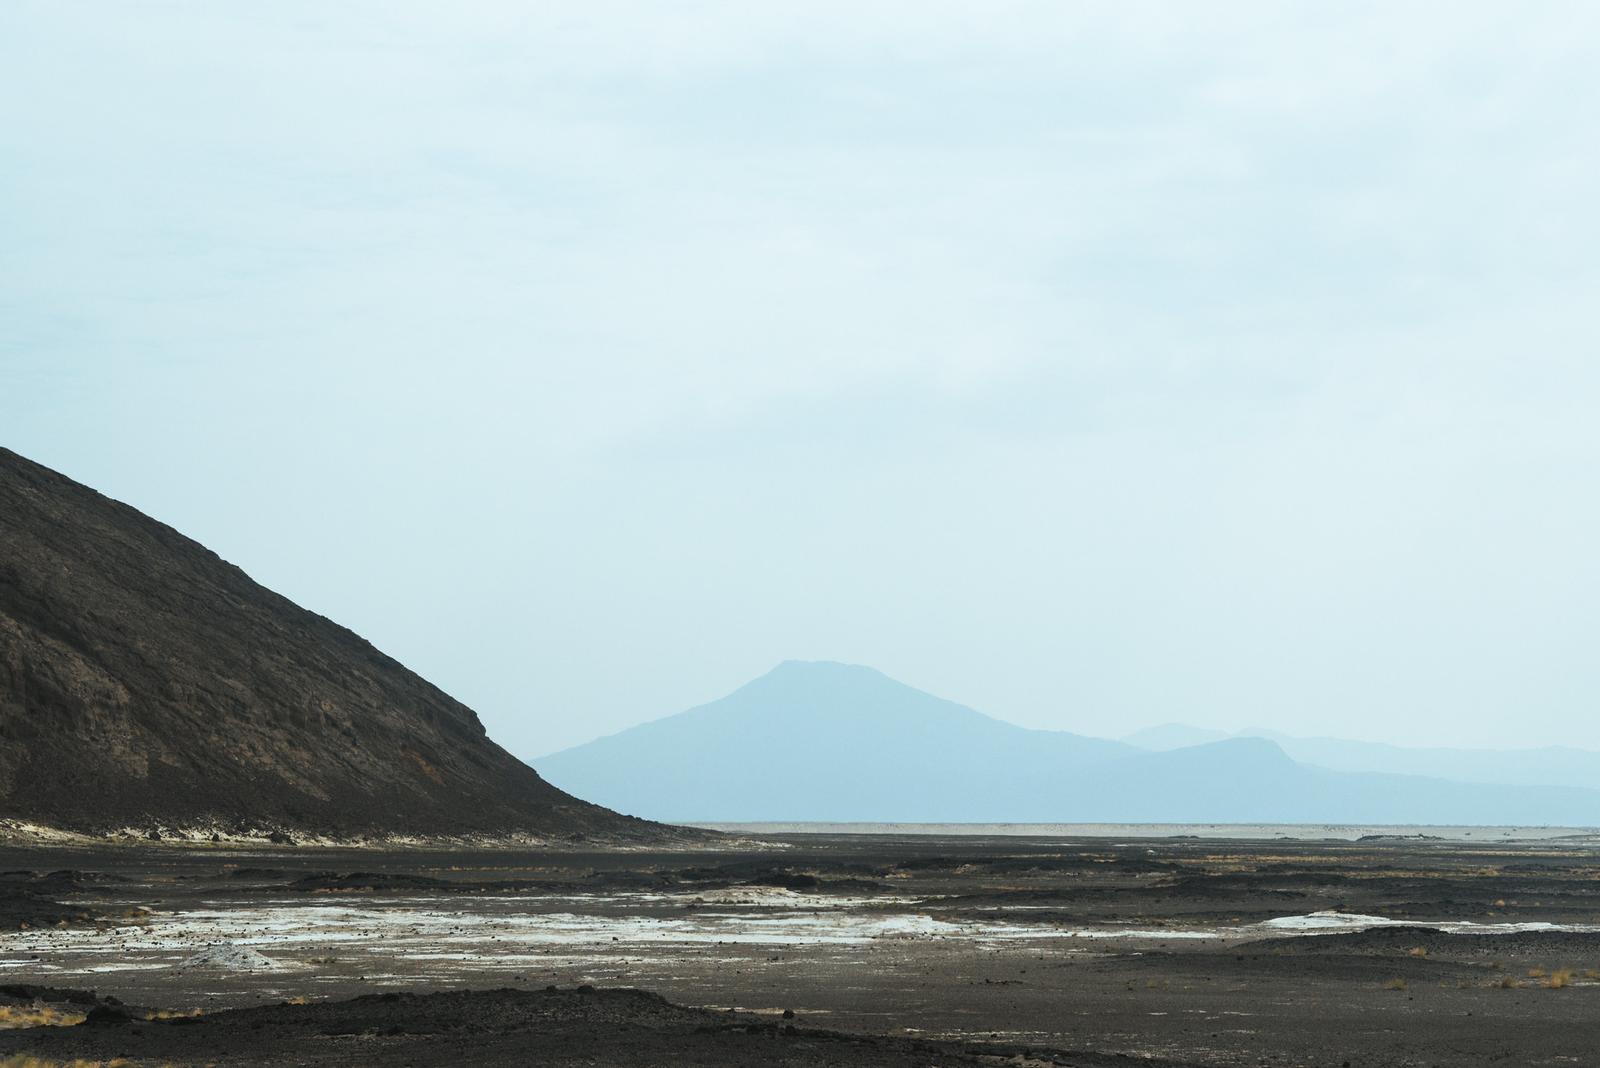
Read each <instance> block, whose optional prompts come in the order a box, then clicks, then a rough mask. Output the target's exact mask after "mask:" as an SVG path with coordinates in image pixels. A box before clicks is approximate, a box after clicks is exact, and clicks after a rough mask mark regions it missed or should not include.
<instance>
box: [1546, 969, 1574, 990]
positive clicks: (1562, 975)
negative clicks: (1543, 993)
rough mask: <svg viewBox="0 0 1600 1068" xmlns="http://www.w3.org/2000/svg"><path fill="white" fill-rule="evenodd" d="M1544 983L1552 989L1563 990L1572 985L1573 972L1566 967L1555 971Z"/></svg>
mask: <svg viewBox="0 0 1600 1068" xmlns="http://www.w3.org/2000/svg"><path fill="white" fill-rule="evenodd" d="M1544 985H1545V986H1546V987H1547V988H1548V989H1550V990H1561V989H1564V988H1566V987H1569V986H1571V985H1572V972H1571V971H1569V970H1568V969H1566V968H1561V969H1558V970H1556V971H1553V972H1551V973H1550V978H1548V979H1546V980H1545V981H1544Z"/></svg>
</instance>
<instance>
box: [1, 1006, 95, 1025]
mask: <svg viewBox="0 0 1600 1068" xmlns="http://www.w3.org/2000/svg"><path fill="white" fill-rule="evenodd" d="M83 1019H84V1014H83V1013H81V1012H72V1011H70V1010H67V1009H57V1008H53V1007H51V1006H49V1005H0V1030H6V1029H11V1028H16V1027H74V1026H76V1025H78V1024H81V1023H83Z"/></svg>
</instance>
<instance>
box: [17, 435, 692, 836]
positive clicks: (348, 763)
mask: <svg viewBox="0 0 1600 1068" xmlns="http://www.w3.org/2000/svg"><path fill="white" fill-rule="evenodd" d="M0 818H9V819H13V820H19V821H26V822H30V823H37V824H42V825H46V826H52V827H59V828H66V829H72V830H79V831H88V832H104V831H110V830H117V829H123V828H136V829H141V830H159V829H165V830H167V831H168V832H169V833H170V832H172V831H174V830H179V829H184V830H190V831H193V830H195V829H204V830H207V831H209V830H218V831H222V832H223V833H225V834H226V833H230V832H248V831H255V832H260V831H272V830H284V831H289V832H291V833H292V832H297V831H298V832H306V833H324V834H331V835H342V836H348V835H364V834H403V835H429V836H438V835H472V836H476V835H526V836H529V837H533V838H541V839H551V838H557V839H558V838H571V837H575V836H592V835H600V836H608V837H609V836H622V837H640V838H645V837H653V836H655V835H656V834H657V833H658V832H664V831H665V830H666V829H665V828H660V827H658V826H657V825H654V824H649V823H646V822H644V821H640V820H633V819H630V818H628V817H624V816H619V815H617V814H616V813H613V812H610V811H608V810H606V809H603V808H600V807H598V806H595V805H590V804H587V803H585V802H583V801H579V800H577V799H576V798H573V797H571V796H569V795H567V794H565V793H563V792H561V791H560V790H557V789H556V788H555V787H553V786H550V785H549V784H548V783H546V782H544V781H543V780H542V779H541V778H540V777H539V776H538V775H537V774H536V773H535V772H534V771H533V770H532V769H531V768H529V767H527V766H526V765H524V764H522V763H521V762H520V761H518V760H517V759H516V758H515V757H513V756H511V754H509V753H507V752H506V751H505V750H504V749H501V748H500V747H499V746H498V745H496V744H495V743H494V742H492V741H490V740H489V738H488V737H487V736H486V735H485V733H484V729H483V726H482V724H481V723H479V721H478V717H477V716H476V715H475V714H474V713H473V712H472V710H471V709H469V708H467V707H466V706H465V705H463V704H461V703H460V702H459V701H456V700H454V699H452V698H451V697H450V696H449V695H448V694H445V693H443V692H442V691H441V690H439V689H438V688H437V687H435V686H433V685H431V684H430V683H428V682H427V681H426V680H424V679H422V678H419V677H418V676H417V675H416V674H414V673H413V672H411V671H409V670H407V669H406V668H405V667H404V666H403V665H401V664H399V663H397V662H396V661H395V660H393V659H391V658H390V657H387V656H385V655H384V654H383V653H381V652H379V651H378V650H377V649H375V648H373V647H372V646H371V645H370V644H368V643H367V642H366V641H364V640H363V639H362V638H360V637H359V636H357V635H356V634H353V633H352V632H350V631H349V630H346V629H345V628H344V627H341V626H339V625H337V624H335V623H333V622H331V621H329V620H327V619H324V618H323V617H321V616H318V615H316V614H314V613H312V612H308V611H306V610H305V609H303V608H300V607H299V606H297V605H295V604H293V603H292V602H290V601H289V600H287V599H286V598H284V597H281V596H279V595H278V594H275V593H273V592H272V591H271V590H268V589H265V588H263V587H262V586H260V585H258V584H257V583H255V582H253V581H252V580H251V579H250V577H249V576H248V575H246V574H245V573H244V572H243V571H241V570H240V569H239V568H237V567H234V566H233V565H231V564H229V563H227V562H226V561H224V560H222V559H220V558H219V557H218V556H217V555H216V554H215V553H212V552H211V551H209V550H208V549H206V548H205V547H204V546H201V545H199V544H197V543H196V542H194V541H192V540H190V539H189V538H186V537H184V536H183V535H182V534H179V533H178V532H177V531H175V530H173V529H171V528H170V527H167V526H164V525H163V524H161V523H158V522H156V521H154V520H152V519H150V518H148V517H147V516H144V515H142V514H141V513H139V512H137V511H135V510H134V509H132V508H130V507H128V506H126V505H123V504H119V503H118V502H116V501H113V500H110V499H108V498H106V497H104V496H102V495H100V494H99V493H96V492H95V491H94V490H91V489H89V488H87V487H85V486H82V485H79V484H78V483H76V482H73V481H72V480H71V479H68V478H66V477H64V476H62V475H59V474H57V473H55V472H54V471H51V470H49V469H48V468H45V467H41V466H40V465H38V464H35V463H33V462H31V461H29V460H26V459H24V458H23V457H21V456H18V455H17V454H16V453H13V452H10V451H9V450H5V449H0Z"/></svg>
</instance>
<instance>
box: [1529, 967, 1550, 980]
mask: <svg viewBox="0 0 1600 1068" xmlns="http://www.w3.org/2000/svg"><path fill="white" fill-rule="evenodd" d="M1548 974H1549V973H1548V972H1546V971H1545V970H1544V969H1543V968H1529V969H1528V978H1529V979H1543V978H1544V977H1545V976H1546V975H1548Z"/></svg>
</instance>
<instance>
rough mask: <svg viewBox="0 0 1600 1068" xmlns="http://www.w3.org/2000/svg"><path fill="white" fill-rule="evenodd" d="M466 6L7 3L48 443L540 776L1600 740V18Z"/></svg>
mask: <svg viewBox="0 0 1600 1068" xmlns="http://www.w3.org/2000/svg"><path fill="white" fill-rule="evenodd" d="M464 10H465V11H466V12H467V13H468V14H467V17H464V16H463V13H462V12H463V9H460V8H452V9H451V10H450V11H444V10H443V9H439V10H437V11H435V10H432V9H430V8H429V7H427V6H424V5H415V6H407V5H377V4H370V3H353V4H348V5H341V6H340V7H338V8H337V9H328V8H325V7H324V6H321V5H314V4H310V3H305V2H292V3H285V4H280V5H274V6H273V7H272V8H270V9H248V10H246V9H238V8H229V9H223V8H217V7H215V6H212V5H206V4H201V3H198V2H174V3H170V4H166V5H162V6H156V5H142V6H140V7H139V8H138V9H137V10H135V9H131V8H121V7H118V6H115V5H89V6H88V7H82V6H70V7H69V6H62V5H57V4H49V3H31V2H18V3H13V4H9V5H7V6H6V7H5V9H4V10H3V11H0V71H4V72H5V73H4V74H0V79H4V82H3V84H5V85H6V87H7V89H8V91H7V92H5V93H3V94H0V228H3V232H4V233H5V234H6V235H7V236H6V240H5V241H3V242H0V279H3V284H0V322H3V324H4V329H3V330H0V444H4V445H6V446H8V447H10V448H13V449H16V450H17V451H19V452H20V453H22V454H23V455H25V456H28V457H30V458H32V459H34V460H37V461H39V462H40V463H43V464H46V465H48V466H50V467H52V468H55V469H56V470H59V471H61V472H63V473H64V474H66V475H69V476H70V477H71V478H73V479H76V480H78V481H81V482H84V483H86V484H88V485H91V486H93V487H95V488H96V489H99V490H100V491H102V492H104V493H106V494H108V495H110V496H112V497H115V498H117V499H119V500H123V501H126V502H127V503H129V504H131V505H133V506H134V507H136V508H138V509H140V510H142V511H144V512H146V513H147V514H149V515H151V516H153V517H155V518H157V519H159V520H161V521H162V522H165V523H168V524H171V525H172V526H174V527H176V528H178V529H179V530H181V531H183V532H184V533H186V534H188V535H191V536H193V537H194V538H196V539H198V540H199V541H201V542H203V543H204V544H205V545H207V546H209V547H210V548H212V549H214V550H216V551H217V552H218V553H220V554H221V555H222V556H224V557H225V558H227V559H228V560H230V561H232V562H234V563H236V564H238V565H240V566H241V567H243V568H244V569H245V570H246V571H247V572H249V573H250V574H251V575H252V576H253V577H254V578H255V579H257V580H259V581H260V582H262V583H264V584H265V585H267V586H268V587H271V588H272V589H275V590H278V591H280V592H282V593H283V594H285V595H286V596H288V597H290V598H291V599H293V600H295V601H296V602H298V603H300V604H302V605H304V606H306V607H307V608H310V609H312V610H314V611H317V612H319V613H322V614H324V615H327V616H329V617H331V618H333V619H335V620H337V621H339V622H340V623H342V624H345V625H348V626H349V627H351V628H353V629H354V630H356V631H357V632H359V633H360V634H362V635H363V636H365V637H367V638H368V639H370V640H371V641H372V642H373V643H374V644H375V645H377V646H378V647H379V648H381V649H383V650H385V651H386V652H388V653H390V654H392V655H394V656H395V657H397V658H398V659H399V660H401V661H402V662H404V663H405V664H406V665H407V666H409V667H411V668H413V669H415V670H416V671H417V672H419V673H420V674H421V675H423V676H425V677H426V678H428V679H429V680H431V681H433V682H435V683H437V684H438V685H439V686H441V687H442V688H443V689H444V690H446V691H448V692H449V693H450V694H452V695H454V696H455V697H458V698H460V699H461V700H462V701H465V702H466V703H467V704H469V705H471V706H472V707H473V708H474V709H476V710H477V711H478V712H479V713H480V715H481V716H482V719H483V721H484V723H485V725H486V726H487V728H488V730H489V732H490V734H491V735H492V736H493V737H494V738H496V739H497V740H498V741H500V742H501V743H502V744H504V745H506V746H507V747H508V748H509V749H511V750H512V751H513V752H516V753H517V754H518V755H521V756H525V757H526V756H534V755H537V754H541V753H547V752H550V751H553V750H556V749H560V748H563V747H565V746H569V745H575V744H578V743H580V742H584V741H587V740H589V739H591V738H594V737H596V736H599V735H604V734H608V733H612V732H614V731H617V730H621V729H623V728H625V727H628V726H630V725H633V724H636V723H640V722H643V721H647V720H653V719H657V718H660V717H662V716H666V715H668V714H671V713H674V712H678V711H681V710H683V709H686V708H689V707H691V706H695V705H698V704H702V703H705V702H708V701H711V700H713V699H715V698H718V697H720V696H722V695H724V694H726V693H728V692H730V691H732V690H734V689H735V688H737V687H738V686H740V685H741V684H743V683H745V682H747V681H749V680H750V679H752V678H754V677H756V676H758V675H760V674H762V673H763V672H765V671H767V670H769V669H770V668H771V667H772V666H773V665H774V664H776V663H778V662H779V661H782V660H785V659H818V660H839V661H844V662H848V663H859V664H868V665H871V666H873V667H875V668H877V669H879V670H881V671H883V672H885V673H886V674H888V675H890V676H892V677H894V678H896V679H900V680H903V681H904V682H906V683H908V684H910V685H912V686H915V687H917V688H918V689H922V690H925V691H928V692H930V693H935V694H938V695H939V696H941V697H944V698H948V699H950V700H953V701H957V702H959V703H961V704H964V705H968V706H971V707H973V708H976V709H978V710H980V711H982V712H984V713H985V714H987V715H990V716H994V717H997V718H1000V719H1004V720H1006V721H1008V722H1012V723H1016V724H1019V725H1022V726H1028V727H1041V728H1053V729H1062V730H1070V731H1075V732H1079V733H1083V734H1089V735H1096V736H1104V737H1122V736H1125V735H1126V734H1128V733H1130V732H1131V731H1134V730H1136V729H1138V728H1141V727H1146V726H1153V725H1158V724H1163V723H1168V722H1174V721H1177V722H1184V723H1191V724H1196V725H1200V726H1208V727H1217V728H1222V729H1228V730H1232V729H1237V728H1240V727H1245V726H1256V727H1266V728H1271V729H1274V730H1279V731H1284V732H1287V733H1293V734H1304V735H1331V736H1338V737H1354V738H1362V739H1368V740H1374V741H1386V742H1395V743H1401V744H1456V745H1478V746H1534V745H1548V744H1565V745H1574V746H1582V747H1587V748H1591V749H1600V717H1597V716H1595V715H1594V697H1593V695H1594V694H1595V693H1596V692H1600V663H1597V662H1596V659H1595V658H1594V657H1593V656H1592V655H1591V653H1590V649H1589V646H1590V644H1591V641H1590V638H1591V636H1592V635H1593V634H1594V633H1595V632H1596V631H1597V629H1600V563H1597V562H1596V559H1595V554H1594V552H1593V546H1594V545H1595V544H1597V543H1600V499H1597V496H1596V494H1595V493H1594V491H1593V482H1594V474H1593V473H1594V471H1595V470H1596V465H1597V461H1600V428H1597V426H1596V424H1595V421H1594V419H1593V412H1594V411H1595V408H1596V402H1597V401H1600V361H1596V360H1595V358H1594V356H1593V352H1594V349H1595V345H1594V341H1595V333H1596V326H1595V323H1594V317H1593V314H1592V311H1591V310H1590V308H1589V304H1590V303H1591V294H1592V292H1593V291H1594V284H1595V281H1596V280H1595V278H1594V275H1595V273H1596V266H1595V263H1594V256H1593V249H1594V248H1595V247H1596V244H1597V240H1596V239H1597V237H1600V233H1597V231H1600V206H1597V205H1596V203H1595V201H1594V198H1593V195H1592V194H1593V190H1594V188H1596V185H1597V181H1596V180H1597V178H1600V149H1597V148H1596V147H1595V146H1594V144H1593V138H1592V136H1591V135H1590V131H1589V125H1590V123H1589V118H1588V117H1589V115H1591V114H1592V113H1593V112H1594V111H1595V108H1596V104H1597V103H1600V72H1596V71H1595V69H1594V65H1593V63H1592V58H1591V57H1590V55H1589V54H1588V51H1587V49H1586V48H1585V45H1586V43H1587V41H1588V40H1589V38H1590V35H1591V34H1592V33H1593V32H1594V31H1595V30H1596V29H1600V10H1596V9H1594V8H1592V7H1590V6H1587V5H1581V4H1549V5H1540V6H1539V7H1538V8H1536V9H1533V10H1528V11H1512V10H1510V9H1508V8H1505V7H1503V6H1500V5H1493V4H1487V3H1484V4H1464V5H1456V6H1453V7H1452V8H1451V9H1450V11H1449V13H1448V18H1441V17H1440V15H1439V9H1438V8H1437V6H1436V5H1423V4H1406V3H1399V4H1395V3H1385V4H1351V5H1342V6H1341V7H1339V8H1338V9H1336V10H1334V9H1326V8H1322V7H1319V6H1317V5H1312V4H1309V3H1300V4H1268V3H1239V4H1230V5H1227V6H1226V7H1221V8H1213V9H1210V10H1203V9H1199V8H1188V7H1184V6H1182V5H1176V4H1166V5H1163V4H1139V3H1118V4H1111V3H1104V4H1098V3H1089V4H1083V5H1074V6H1073V7H1072V8H1071V9H1070V10H1065V9H1060V8H1059V7H1058V6H1056V5H1046V4H1033V3H1017V4H1007V5H1001V6H1000V7H998V8H997V7H995V6H994V5H986V6H984V7H983V8H982V9H981V11H980V10H979V9H978V8H976V7H972V8H968V7H965V6H963V5H953V4H932V5H930V4H916V5H910V4H903V3H891V4H885V5H878V6H867V7H863V6H861V5H848V6H847V5H843V4H833V3H821V4H815V3H814V4H807V5H779V6H776V7H764V8H761V9H759V10H758V9H751V8H748V7H745V6H740V5H734V4H719V3H703V4H691V5H687V6H683V7H681V8H677V9H675V10H674V11H673V12H666V11H664V10H660V9H658V8H656V7H655V6H653V5H645V4H634V3H602V4H584V5H577V4H564V3H555V4H549V5H539V6H538V8H537V9H536V10H528V9H526V7H525V5H517V4H510V3H489V2H485V3H479V4H473V5H468V7H467V8H466V9H464ZM913 13H914V15H915V17H911V15H912V14H913Z"/></svg>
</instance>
